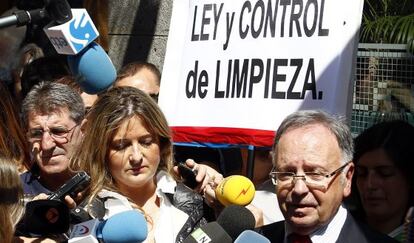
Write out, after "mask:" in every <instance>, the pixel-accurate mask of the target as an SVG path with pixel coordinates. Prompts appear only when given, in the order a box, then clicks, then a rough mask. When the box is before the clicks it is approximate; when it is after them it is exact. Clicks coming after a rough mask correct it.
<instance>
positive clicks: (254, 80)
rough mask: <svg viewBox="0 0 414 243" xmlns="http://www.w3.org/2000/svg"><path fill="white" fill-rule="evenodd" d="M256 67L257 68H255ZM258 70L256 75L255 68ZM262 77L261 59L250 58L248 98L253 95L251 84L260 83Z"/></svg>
mask: <svg viewBox="0 0 414 243" xmlns="http://www.w3.org/2000/svg"><path fill="white" fill-rule="evenodd" d="M256 67H257V68H256ZM257 69H258V70H259V73H258V74H257V75H256V74H255V70H257ZM262 77H263V61H262V60H261V59H257V58H254V59H252V65H251V66H250V83H249V98H252V95H253V84H255V83H256V84H257V83H260V81H261V80H262Z"/></svg>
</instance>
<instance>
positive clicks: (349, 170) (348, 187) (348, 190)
mask: <svg viewBox="0 0 414 243" xmlns="http://www.w3.org/2000/svg"><path fill="white" fill-rule="evenodd" d="M354 170H355V165H354V163H353V162H352V161H351V162H350V163H349V164H348V166H347V168H346V172H345V173H346V174H345V185H344V197H347V196H349V195H350V194H351V186H352V176H353V175H354Z"/></svg>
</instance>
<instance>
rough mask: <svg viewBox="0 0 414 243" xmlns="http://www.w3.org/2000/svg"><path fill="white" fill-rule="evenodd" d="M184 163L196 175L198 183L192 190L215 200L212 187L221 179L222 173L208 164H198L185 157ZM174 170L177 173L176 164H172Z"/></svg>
mask: <svg viewBox="0 0 414 243" xmlns="http://www.w3.org/2000/svg"><path fill="white" fill-rule="evenodd" d="M185 164H186V165H187V166H188V167H189V168H190V169H192V170H193V171H194V172H195V173H196V175H197V176H196V181H197V182H198V183H199V184H198V186H197V187H196V188H195V189H194V190H195V191H197V192H199V193H200V194H203V195H204V196H207V197H211V199H213V200H215V193H214V189H215V188H216V187H217V185H218V184H219V183H220V182H221V181H222V180H223V175H222V174H220V173H219V172H218V171H216V170H215V169H213V168H211V167H210V166H208V165H205V164H198V163H196V162H195V161H194V160H192V159H187V160H186V161H185ZM174 171H175V172H176V173H177V174H179V172H178V167H177V166H174Z"/></svg>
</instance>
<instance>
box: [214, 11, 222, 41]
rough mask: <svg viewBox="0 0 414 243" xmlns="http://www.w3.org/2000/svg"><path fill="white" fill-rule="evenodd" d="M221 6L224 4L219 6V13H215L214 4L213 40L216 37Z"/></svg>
mask: <svg viewBox="0 0 414 243" xmlns="http://www.w3.org/2000/svg"><path fill="white" fill-rule="evenodd" d="M223 5H224V3H222V4H220V8H219V11H218V13H217V4H214V35H213V40H215V39H216V36H217V26H218V22H219V19H220V15H221V11H222V10H223Z"/></svg>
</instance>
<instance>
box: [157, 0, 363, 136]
mask: <svg viewBox="0 0 414 243" xmlns="http://www.w3.org/2000/svg"><path fill="white" fill-rule="evenodd" d="M362 8H363V0H346V1H338V0H308V1H306V0H259V1H247V0H231V1H224V0H211V1H205V0H204V1H200V0H175V1H174V6H173V13H172V18H171V24H170V32H169V37H168V44H167V52H166V57H165V61H164V68H163V73H162V80H161V91H160V97H159V105H160V106H161V108H162V110H163V111H164V113H165V115H166V116H167V119H168V121H169V124H170V126H171V127H172V128H173V130H175V136H176V137H175V141H177V140H178V142H191V141H193V140H194V141H195V142H230V143H245V142H246V140H243V141H242V142H240V141H232V140H231V139H230V140H229V139H224V140H220V139H218V138H217V137H216V138H214V139H213V140H210V139H207V138H203V136H202V135H205V131H203V132H200V133H201V136H196V137H193V138H191V139H187V138H185V136H184V137H180V133H181V132H183V131H187V130H188V129H187V128H208V129H210V130H211V129H213V130H214V128H220V131H223V128H224V129H225V128H230V130H231V131H234V132H235V134H234V135H240V131H242V130H243V129H252V130H253V131H254V130H265V131H274V130H275V129H276V128H277V127H278V125H279V124H280V122H281V121H282V120H283V119H284V118H285V117H286V116H287V115H289V114H290V113H292V112H294V111H296V110H299V109H314V108H319V109H324V110H326V111H328V112H330V113H335V114H342V115H347V114H349V112H350V109H351V102H352V99H351V97H352V96H351V95H352V83H353V68H352V67H353V63H354V62H355V54H356V45H357V43H358V40H357V37H358V30H359V26H360V22H361V16H362ZM183 127H184V129H183ZM238 129H241V130H238ZM191 132H192V133H194V132H195V133H197V129H191ZM231 133H232V132H230V134H229V133H227V134H225V135H223V136H231ZM252 134H254V133H252ZM252 134H249V135H252ZM177 135H178V136H177ZM215 135H217V136H220V134H217V133H216V134H215ZM271 136H272V137H273V134H272V135H271ZM198 138H199V139H198ZM198 140H199V141H198ZM247 143H249V144H254V139H252V140H251V141H247Z"/></svg>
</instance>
